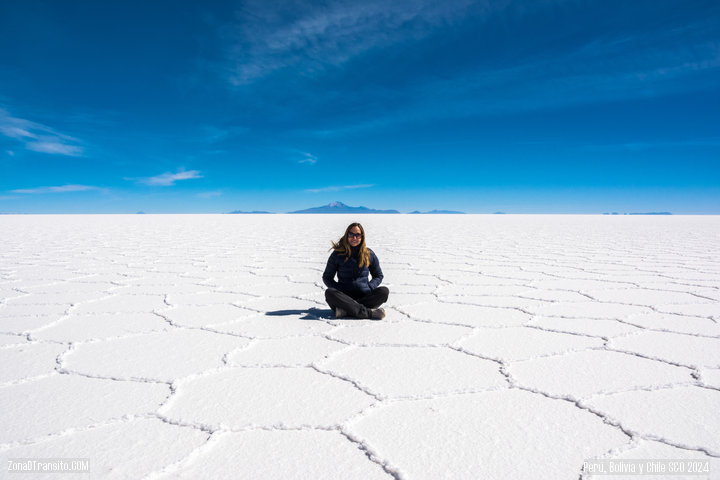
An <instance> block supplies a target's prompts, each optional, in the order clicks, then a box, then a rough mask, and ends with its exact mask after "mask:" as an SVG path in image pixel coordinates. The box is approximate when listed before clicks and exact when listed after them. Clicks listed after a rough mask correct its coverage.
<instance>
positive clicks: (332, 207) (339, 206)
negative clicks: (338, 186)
mask: <svg viewBox="0 0 720 480" xmlns="http://www.w3.org/2000/svg"><path fill="white" fill-rule="evenodd" d="M228 213H240V214H249V213H266V214H267V213H273V212H262V211H257V210H255V211H252V212H245V211H242V210H235V211H232V212H228ZM288 213H356V214H357V213H361V214H362V213H400V212H398V211H397V210H377V209H375V208H367V207H363V206H360V207H351V206H350V205H345V204H344V203H342V202H332V203H328V204H327V205H323V206H321V207H312V208H306V209H304V210H295V211H294V212H288ZM410 213H411V214H443V215H447V214H464V213H465V212H458V211H454V210H430V211H429V212H420V211H418V210H415V211H413V212H410Z"/></svg>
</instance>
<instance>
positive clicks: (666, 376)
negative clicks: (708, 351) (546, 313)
mask: <svg viewBox="0 0 720 480" xmlns="http://www.w3.org/2000/svg"><path fill="white" fill-rule="evenodd" d="M508 372H509V373H510V375H511V376H512V377H513V378H514V379H515V380H516V381H517V383H518V384H519V385H521V386H523V387H527V388H531V389H533V390H539V391H542V392H543V393H547V394H549V395H558V396H571V397H573V398H582V397H587V396H589V395H593V394H596V393H601V392H617V391H622V390H629V389H633V388H640V387H643V388H647V387H653V386H663V385H669V384H672V383H686V382H692V381H693V378H692V376H691V374H692V371H691V370H690V369H687V368H683V367H676V366H674V365H668V364H666V363H663V362H657V361H654V360H648V359H645V358H640V357H636V356H634V355H628V354H624V353H619V352H610V351H606V350H587V351H584V352H573V353H567V354H563V355H556V356H553V357H544V358H536V359H532V360H525V361H519V362H513V363H511V364H510V365H509V367H508Z"/></svg>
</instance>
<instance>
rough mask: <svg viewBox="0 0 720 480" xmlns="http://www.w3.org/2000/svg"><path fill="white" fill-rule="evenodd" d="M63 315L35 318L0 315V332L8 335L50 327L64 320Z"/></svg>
mask: <svg viewBox="0 0 720 480" xmlns="http://www.w3.org/2000/svg"><path fill="white" fill-rule="evenodd" d="M64 317H65V315H64V314H58V315H40V316H37V317H22V316H20V317H5V318H3V316H2V313H0V331H1V332H9V333H23V332H30V331H33V330H35V329H37V328H42V327H44V326H46V325H51V324H53V323H55V322H57V321H58V320H61V319H62V318H64Z"/></svg>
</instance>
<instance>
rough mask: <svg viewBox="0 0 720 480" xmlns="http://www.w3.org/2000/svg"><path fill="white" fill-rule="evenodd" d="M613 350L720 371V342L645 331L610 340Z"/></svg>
mask: <svg viewBox="0 0 720 480" xmlns="http://www.w3.org/2000/svg"><path fill="white" fill-rule="evenodd" d="M608 347H609V348H614V349H618V350H624V351H630V352H634V353H638V354H641V355H644V356H647V357H652V358H660V359H662V360H665V361H668V362H673V363H679V364H681V365H689V366H699V367H711V368H719V367H720V338H708V337H698V336H694V335H687V334H683V333H672V332H656V331H644V332H640V333H638V334H636V335H628V336H627V337H619V338H614V339H612V340H610V342H609V343H608Z"/></svg>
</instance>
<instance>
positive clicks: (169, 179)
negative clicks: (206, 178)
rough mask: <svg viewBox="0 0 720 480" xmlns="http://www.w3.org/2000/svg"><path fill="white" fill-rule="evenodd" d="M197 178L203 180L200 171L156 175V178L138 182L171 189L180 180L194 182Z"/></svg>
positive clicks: (143, 179) (147, 178) (141, 179)
mask: <svg viewBox="0 0 720 480" xmlns="http://www.w3.org/2000/svg"><path fill="white" fill-rule="evenodd" d="M195 178H203V176H202V175H200V171H198V170H187V171H180V172H176V173H169V172H166V173H162V174H160V175H155V176H154V177H145V178H140V179H138V181H139V182H140V183H144V184H145V185H153V186H159V187H169V186H172V185H175V182H177V181H180V180H192V179H195Z"/></svg>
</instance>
